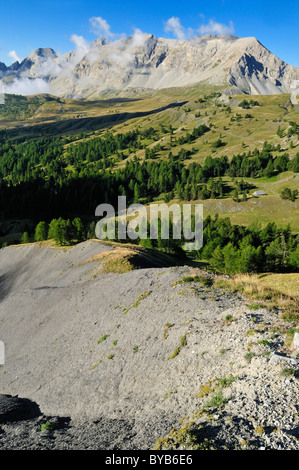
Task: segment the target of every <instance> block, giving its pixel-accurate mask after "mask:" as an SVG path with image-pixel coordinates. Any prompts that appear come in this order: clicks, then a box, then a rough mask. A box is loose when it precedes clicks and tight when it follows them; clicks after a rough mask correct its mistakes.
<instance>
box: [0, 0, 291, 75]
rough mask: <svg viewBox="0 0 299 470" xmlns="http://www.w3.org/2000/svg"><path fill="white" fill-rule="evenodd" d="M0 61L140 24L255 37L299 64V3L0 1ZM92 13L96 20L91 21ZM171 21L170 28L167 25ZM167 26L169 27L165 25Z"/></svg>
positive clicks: (177, 32) (158, 30) (183, 33)
mask: <svg viewBox="0 0 299 470" xmlns="http://www.w3.org/2000/svg"><path fill="white" fill-rule="evenodd" d="M1 3H2V5H0V61H1V62H4V63H6V64H7V65H9V64H11V63H12V62H14V60H15V59H16V58H17V57H19V58H24V57H26V56H28V55H29V54H30V52H32V51H33V50H35V49H37V48H38V47H52V48H53V49H54V50H55V51H57V52H59V53H62V54H63V53H65V52H69V51H70V50H72V49H74V47H75V45H74V42H72V41H71V37H72V36H73V35H76V36H77V37H78V36H79V37H81V36H82V37H83V38H84V39H85V40H86V41H88V42H92V41H93V40H94V39H95V38H96V37H97V36H99V33H101V34H106V35H107V36H108V37H109V38H110V39H111V40H114V39H116V38H117V37H119V36H120V35H122V34H125V35H131V34H133V32H134V30H135V29H136V28H138V29H140V30H141V31H143V32H145V33H152V34H154V35H156V36H158V37H169V38H173V37H176V36H179V37H189V36H190V35H192V34H201V33H204V32H211V33H212V32H215V33H220V32H232V33H233V34H235V35H236V36H239V37H248V36H255V37H256V38H257V39H259V41H260V42H262V44H263V45H264V46H265V47H267V48H268V49H269V50H270V51H271V52H273V53H274V54H276V55H277V56H278V57H279V58H280V59H282V60H284V61H286V62H288V63H290V64H291V65H295V66H297V67H299V28H298V25H299V2H298V0H285V1H284V2H281V1H277V0H273V1H264V2H261V1H257V0H251V1H250V2H247V1H244V0H240V1H239V2H235V1H234V2H233V1H231V0H213V2H211V1H200V0H198V1H193V0H191V1H190V0H184V1H179V2H178V1H170V0H167V1H164V2H163V1H157V0H151V1H150V2H142V1H139V2H135V1H132V0H122V1H120V0H112V1H108V0H105V1H97V0H84V1H83V0H67V1H63V0H61V1H59V0H51V1H48V0H44V1H41V0H39V1H37V0H33V1H30V0H28V1H26V2H25V1H24V0H14V1H12V2H5V3H4V2H1ZM92 18H96V19H97V20H95V19H94V20H93V21H91V19H92ZM166 25H168V28H167V27H166ZM165 28H166V30H165Z"/></svg>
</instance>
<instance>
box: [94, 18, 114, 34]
mask: <svg viewBox="0 0 299 470" xmlns="http://www.w3.org/2000/svg"><path fill="white" fill-rule="evenodd" d="M89 21H90V23H91V25H92V27H93V32H94V33H95V34H97V35H98V36H101V37H104V38H110V37H113V36H114V34H113V33H111V31H110V25H109V24H108V23H107V21H106V20H105V19H104V18H101V17H100V16H93V17H92V18H90V20H89Z"/></svg>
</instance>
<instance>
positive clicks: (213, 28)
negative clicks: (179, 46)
mask: <svg viewBox="0 0 299 470" xmlns="http://www.w3.org/2000/svg"><path fill="white" fill-rule="evenodd" d="M200 16H201V18H202V19H204V16H203V15H200ZM164 30H165V31H166V32H167V33H172V34H173V35H174V36H175V37H176V38H177V39H180V40H186V39H191V38H193V37H195V36H196V35H198V34H233V33H234V25H233V23H232V21H230V22H229V25H225V24H223V23H217V22H216V21H214V20H212V19H211V20H209V22H208V24H205V25H201V26H199V27H198V29H193V28H187V29H186V28H185V27H184V26H183V25H182V24H181V21H180V19H179V18H177V17H175V16H173V17H172V18H169V20H167V21H166V23H165V27H164Z"/></svg>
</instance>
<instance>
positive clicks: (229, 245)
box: [0, 125, 299, 273]
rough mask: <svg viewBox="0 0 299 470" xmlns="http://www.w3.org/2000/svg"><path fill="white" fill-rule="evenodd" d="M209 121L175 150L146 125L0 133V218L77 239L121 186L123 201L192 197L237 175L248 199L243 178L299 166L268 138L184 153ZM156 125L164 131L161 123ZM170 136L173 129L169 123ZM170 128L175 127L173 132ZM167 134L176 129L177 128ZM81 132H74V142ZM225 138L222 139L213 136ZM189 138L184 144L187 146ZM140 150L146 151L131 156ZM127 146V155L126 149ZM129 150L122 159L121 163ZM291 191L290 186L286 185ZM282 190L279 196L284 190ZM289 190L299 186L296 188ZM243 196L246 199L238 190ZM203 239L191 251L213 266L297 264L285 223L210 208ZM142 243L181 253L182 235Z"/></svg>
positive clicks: (39, 233) (231, 269)
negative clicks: (38, 134) (247, 219)
mask: <svg viewBox="0 0 299 470" xmlns="http://www.w3.org/2000/svg"><path fill="white" fill-rule="evenodd" d="M209 131H210V128H209V127H208V126H206V125H200V126H198V127H195V128H194V130H193V131H192V132H189V133H188V132H187V133H185V134H184V135H182V136H180V138H179V139H178V141H177V142H176V143H177V144H178V145H179V148H180V150H179V151H178V152H172V151H170V152H169V153H168V157H167V159H163V160H162V159H159V158H158V155H159V151H160V144H157V145H153V146H151V147H149V146H147V142H148V139H152V140H153V141H155V140H158V138H159V137H160V135H159V131H157V130H155V129H153V128H152V127H149V128H147V129H145V130H142V131H141V130H139V129H136V130H134V131H130V132H127V133H118V134H114V133H113V132H109V131H108V132H105V133H104V134H102V135H101V136H97V135H95V136H94V137H93V138H92V139H85V137H86V135H85V134H84V133H82V134H80V135H78V136H67V137H63V136H59V137H42V138H37V139H31V140H26V138H14V139H9V138H7V133H6V132H5V131H2V132H1V133H0V196H1V197H0V214H1V220H6V219H9V218H10V219H11V218H16V219H28V220H30V221H31V226H30V230H29V229H28V231H26V232H24V233H23V235H22V238H21V240H20V241H21V242H28V241H30V240H36V241H41V240H45V239H48V238H54V239H55V241H56V242H57V243H58V244H69V243H74V242H79V241H83V240H84V239H86V238H90V237H93V236H94V227H95V223H96V220H95V217H94V213H95V208H96V207H97V206H98V205H99V204H102V203H109V204H111V205H114V206H115V207H117V198H118V196H122V195H123V196H126V198H127V204H131V203H134V202H140V203H143V204H147V203H150V202H152V201H154V200H159V199H160V200H163V201H165V202H169V201H171V200H173V199H174V198H175V199H177V200H178V201H196V200H205V199H209V198H212V199H217V198H223V197H224V196H225V195H226V193H227V191H230V190H231V188H228V187H227V184H226V183H225V182H224V181H223V179H222V178H223V177H225V176H229V177H231V178H236V183H235V190H234V198H236V200H239V197H241V198H243V200H246V197H247V196H246V194H247V193H248V191H249V189H250V187H249V185H248V183H246V182H244V181H243V180H242V178H246V177H251V178H256V177H262V176H264V177H271V176H273V175H275V174H279V173H281V172H284V171H287V170H288V171H292V172H294V173H296V172H298V171H299V153H297V154H296V157H295V158H293V159H292V160H291V159H290V158H289V155H288V153H287V152H284V153H281V152H280V153H279V155H278V156H275V157H274V156H273V152H274V151H277V150H279V149H278V148H277V147H276V146H274V145H272V144H269V143H267V142H265V143H264V145H263V147H262V149H260V150H258V149H255V150H254V151H249V152H247V153H246V152H244V153H243V154H237V155H233V157H232V158H230V159H229V158H228V156H226V155H225V156H222V157H212V156H208V157H206V159H205V161H204V163H203V164H200V163H197V162H192V163H190V164H189V165H186V164H185V162H186V161H188V159H190V158H191V156H192V150H190V149H189V150H186V149H185V148H184V145H185V144H190V143H192V142H193V141H194V140H196V139H197V138H198V137H199V136H202V135H204V134H205V133H208V132H209ZM160 132H166V131H165V129H161V130H160ZM168 132H169V133H170V135H171V136H172V129H171V128H170V129H169V130H168ZM171 138H172V137H171ZM173 139H175V138H174V137H173ZM77 140H78V142H77ZM215 145H216V146H218V145H219V146H221V141H220V142H218V141H216V142H215ZM188 148H189V147H188ZM137 150H144V159H142V160H141V161H140V160H139V159H138V158H137V157H136V155H135V152H136V151H137ZM128 155H133V157H132V158H130V159H127V157H128ZM123 160H126V162H125V164H124V165H122V166H119V167H118V166H117V164H118V163H120V162H122V161H123ZM284 196H285V197H288V196H289V194H285V195H284ZM282 197H283V196H282ZM290 197H293V198H296V197H297V194H292V193H291V196H290ZM241 200H242V199H241ZM203 235H204V246H203V247H202V249H201V250H199V251H196V252H195V253H193V256H195V257H197V258H199V259H204V260H207V261H208V262H209V264H210V267H211V268H212V269H214V270H215V271H218V272H225V273H236V272H259V271H261V270H263V271H265V270H266V271H276V272H285V271H289V270H291V271H294V270H298V268H299V248H298V236H297V235H295V234H293V233H292V232H291V230H290V228H289V227H285V229H283V230H282V229H280V228H278V227H277V226H276V224H275V223H272V224H268V225H267V227H265V228H263V229H262V228H259V227H257V226H249V227H247V228H245V227H243V226H234V225H232V224H231V222H230V220H229V219H228V218H224V219H223V218H218V217H217V216H216V217H215V218H211V217H207V218H206V219H205V221H204V233H203ZM140 243H141V244H143V245H145V246H147V247H149V248H156V249H162V250H164V251H170V252H180V254H182V249H181V246H182V243H183V237H182V240H180V241H176V240H172V242H171V243H170V242H168V243H166V242H165V241H163V240H161V239H159V237H157V240H150V239H148V240H147V241H146V242H145V241H144V240H141V241H140Z"/></svg>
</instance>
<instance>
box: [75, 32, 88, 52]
mask: <svg viewBox="0 0 299 470" xmlns="http://www.w3.org/2000/svg"><path fill="white" fill-rule="evenodd" d="M71 41H72V42H73V43H74V44H75V46H76V48H77V51H78V52H80V53H82V54H83V55H85V54H87V53H88V51H89V49H90V44H89V42H88V41H86V39H84V37H83V36H77V34H72V36H71Z"/></svg>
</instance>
